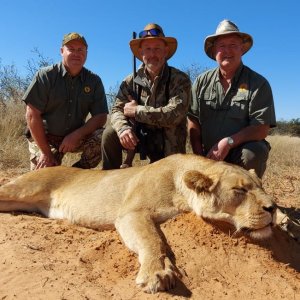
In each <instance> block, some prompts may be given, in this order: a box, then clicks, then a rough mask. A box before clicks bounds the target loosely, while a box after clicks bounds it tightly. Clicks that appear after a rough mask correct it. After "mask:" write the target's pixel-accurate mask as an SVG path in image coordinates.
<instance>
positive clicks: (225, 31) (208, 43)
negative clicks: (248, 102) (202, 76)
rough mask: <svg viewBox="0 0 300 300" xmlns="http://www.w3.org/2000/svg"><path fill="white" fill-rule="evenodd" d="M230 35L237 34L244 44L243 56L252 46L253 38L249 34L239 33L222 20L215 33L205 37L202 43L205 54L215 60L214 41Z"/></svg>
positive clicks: (232, 25) (228, 22)
mask: <svg viewBox="0 0 300 300" xmlns="http://www.w3.org/2000/svg"><path fill="white" fill-rule="evenodd" d="M230 34H237V35H239V36H240V37H241V38H242V40H243V44H244V52H243V55H244V54H245V53H246V52H248V51H249V49H250V48H251V47H252V45H253V38H252V36H251V35H250V34H248V33H244V32H240V31H239V28H238V27H237V26H236V25H235V24H234V23H233V22H231V21H229V20H223V21H222V22H220V24H219V25H218V27H217V30H216V33H215V34H213V35H209V36H207V37H206V39H205V41H204V51H205V53H206V54H207V55H208V56H209V57H210V58H211V59H213V60H216V58H215V57H214V53H213V47H214V43H215V41H216V39H217V38H218V37H220V36H225V35H230Z"/></svg>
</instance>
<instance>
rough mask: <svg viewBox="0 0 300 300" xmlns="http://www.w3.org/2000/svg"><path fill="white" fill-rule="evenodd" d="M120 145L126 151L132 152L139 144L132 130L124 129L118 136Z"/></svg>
mask: <svg viewBox="0 0 300 300" xmlns="http://www.w3.org/2000/svg"><path fill="white" fill-rule="evenodd" d="M119 139H120V143H121V145H122V146H123V147H124V148H125V149H128V150H134V149H135V147H136V145H137V144H138V142H139V139H138V138H137V136H136V135H135V133H134V132H133V130H132V129H126V130H124V131H123V132H122V133H121V134H120V136H119Z"/></svg>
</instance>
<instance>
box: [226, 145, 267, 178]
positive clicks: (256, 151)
mask: <svg viewBox="0 0 300 300" xmlns="http://www.w3.org/2000/svg"><path fill="white" fill-rule="evenodd" d="M269 151H270V145H269V144H268V142H266V141H259V142H249V143H245V144H243V145H242V146H240V147H238V148H236V149H234V151H233V153H232V155H231V157H230V160H229V162H231V163H234V164H237V165H240V166H241V167H243V168H244V169H246V170H250V169H254V170H255V172H256V174H257V176H258V177H260V178H261V177H262V176H263V174H264V172H265V170H266V166H267V160H268V157H269Z"/></svg>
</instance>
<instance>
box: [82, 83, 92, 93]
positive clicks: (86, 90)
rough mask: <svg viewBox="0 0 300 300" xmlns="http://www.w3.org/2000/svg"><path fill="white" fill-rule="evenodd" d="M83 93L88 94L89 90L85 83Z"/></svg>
mask: <svg viewBox="0 0 300 300" xmlns="http://www.w3.org/2000/svg"><path fill="white" fill-rule="evenodd" d="M83 90H84V93H85V94H89V93H90V92H91V88H90V87H89V86H88V85H87V86H85V87H84V88H83Z"/></svg>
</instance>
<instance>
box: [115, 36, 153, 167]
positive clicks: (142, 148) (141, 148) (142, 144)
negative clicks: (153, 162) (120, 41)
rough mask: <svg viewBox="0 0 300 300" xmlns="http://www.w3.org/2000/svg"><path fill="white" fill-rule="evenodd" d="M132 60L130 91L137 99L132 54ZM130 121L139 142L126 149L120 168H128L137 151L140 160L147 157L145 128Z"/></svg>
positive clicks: (134, 63)
mask: <svg viewBox="0 0 300 300" xmlns="http://www.w3.org/2000/svg"><path fill="white" fill-rule="evenodd" d="M132 38H133V39H136V32H135V31H133V33H132ZM132 58H133V60H132V65H133V78H132V91H133V95H132V96H133V99H135V100H136V101H139V99H138V98H139V95H138V93H137V87H136V84H135V82H134V78H135V77H136V57H135V56H134V54H133V57H132ZM130 122H131V123H132V128H133V129H134V131H135V133H136V135H137V136H138V138H139V140H140V141H139V144H138V145H137V146H136V149H135V150H127V152H126V156H125V160H124V162H123V163H122V165H121V166H120V168H121V169H123V168H128V167H131V166H132V161H133V159H134V156H135V153H136V152H139V153H140V160H145V159H147V153H146V136H147V133H146V132H145V130H143V125H142V124H141V123H138V122H136V121H135V120H133V119H131V120H130Z"/></svg>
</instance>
